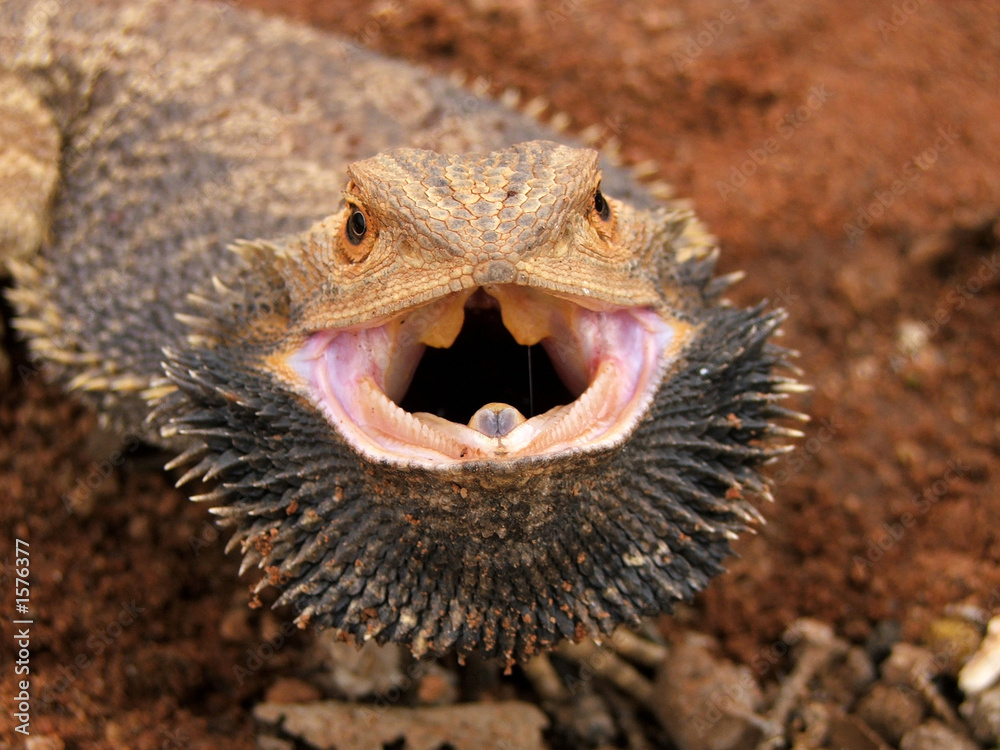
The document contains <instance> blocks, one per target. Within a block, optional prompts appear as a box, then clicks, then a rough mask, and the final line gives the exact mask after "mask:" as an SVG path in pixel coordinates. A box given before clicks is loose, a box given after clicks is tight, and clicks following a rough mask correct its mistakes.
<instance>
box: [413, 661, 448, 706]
mask: <svg viewBox="0 0 1000 750" xmlns="http://www.w3.org/2000/svg"><path fill="white" fill-rule="evenodd" d="M421 666H422V667H423V670H422V674H421V675H420V677H419V678H418V681H417V695H416V698H417V703H420V704H421V705H424V706H444V705H447V704H450V703H454V702H455V701H457V700H458V677H457V676H456V675H455V673H454V672H449V671H448V670H446V669H444V668H443V667H442V666H440V665H439V664H436V663H434V662H430V663H428V664H423V665H421Z"/></svg>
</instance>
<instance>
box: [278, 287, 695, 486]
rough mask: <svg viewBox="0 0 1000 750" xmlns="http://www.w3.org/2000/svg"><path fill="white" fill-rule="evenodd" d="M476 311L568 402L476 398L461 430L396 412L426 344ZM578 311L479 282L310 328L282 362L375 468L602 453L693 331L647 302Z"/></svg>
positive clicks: (618, 438)
mask: <svg viewBox="0 0 1000 750" xmlns="http://www.w3.org/2000/svg"><path fill="white" fill-rule="evenodd" d="M484 305H485V306H492V307H499V311H500V314H501V315H502V318H503V324H504V326H505V327H506V328H507V330H508V331H509V332H510V334H511V335H512V336H513V337H514V339H515V340H516V341H517V343H518V344H522V345H532V344H536V343H541V344H542V346H543V347H544V348H545V351H546V353H547V354H548V355H549V358H550V359H551V361H552V364H553V366H554V368H555V370H556V371H557V372H558V374H559V375H560V377H561V378H562V381H563V383H564V384H565V385H566V387H567V389H568V390H569V392H570V393H571V394H572V396H574V397H575V400H573V401H572V402H571V403H568V404H564V405H560V406H555V407H553V408H550V409H548V410H547V411H545V412H544V413H542V414H538V415H534V416H532V415H530V414H529V415H527V416H525V415H522V414H521V413H520V412H519V411H518V410H516V409H515V408H514V407H512V406H509V405H506V404H502V403H500V404H496V403H484V404H483V407H482V408H480V409H479V410H478V411H477V412H476V413H475V414H474V415H472V418H471V419H470V420H469V422H468V424H461V423H458V422H455V421H450V420H447V419H444V418H442V417H439V416H435V415H433V414H429V413H421V412H417V413H411V412H408V411H405V410H404V409H403V408H401V407H400V406H399V405H398V403H399V402H400V401H401V400H402V398H403V396H404V394H405V393H406V390H407V388H408V386H409V384H410V380H411V379H412V377H413V374H414V372H415V370H416V368H417V365H418V364H419V362H420V358H421V356H422V354H423V353H424V350H425V348H426V347H427V346H433V347H439V348H440V347H448V346H451V344H452V343H453V342H454V340H455V337H456V336H457V335H458V334H459V331H460V330H461V328H462V325H463V320H464V318H465V311H466V308H467V307H471V306H478V307H482V306H484ZM585 305H589V306H590V308H592V307H594V306H595V305H594V303H593V301H592V300H588V299H587V298H575V299H574V298H570V297H568V296H563V297H557V296H554V295H552V294H549V293H545V292H541V291H539V290H537V289H531V288H528V287H523V286H515V285H512V284H499V285H486V286H482V287H479V288H478V289H469V290H464V291H461V292H458V293H453V294H448V295H445V296H443V297H441V298H439V299H437V300H435V301H434V302H431V303H429V304H424V305H421V306H419V307H415V308H411V309H409V310H407V311H404V312H403V313H401V314H399V315H397V316H395V317H393V318H391V319H389V320H387V321H381V322H380V324H378V325H373V326H368V327H361V326H354V327H350V328H334V329H323V330H319V331H316V332H314V333H312V334H311V335H310V336H309V337H308V339H307V340H306V341H305V343H304V344H302V345H301V346H299V347H297V348H296V349H294V350H293V351H291V352H289V353H287V354H285V355H283V357H284V360H285V361H284V363H283V366H282V367H281V368H280V369H281V370H282V371H283V372H284V373H286V377H291V378H292V379H293V380H294V381H296V382H295V383H294V385H295V387H296V389H297V390H299V391H300V392H302V393H303V395H305V396H306V397H307V398H308V399H309V400H310V401H312V403H313V404H314V405H315V406H316V407H317V408H319V409H320V410H321V411H322V412H323V413H324V415H325V416H326V417H327V419H328V420H329V421H330V423H331V424H332V425H333V427H334V428H335V429H336V430H337V431H338V432H339V433H340V435H341V437H343V438H344V439H345V441H346V442H347V443H348V444H349V445H350V446H351V447H352V448H353V449H354V450H355V451H356V452H358V453H359V454H361V455H363V456H364V457H365V458H367V459H369V460H371V461H375V462H378V463H388V464H392V465H397V466H406V467H422V468H426V469H431V470H446V469H450V468H451V469H454V468H456V467H461V466H468V465H469V464H473V463H480V462H488V463H490V464H492V465H494V466H500V465H504V466H509V465H511V464H513V463H516V462H519V461H523V460H537V459H539V458H543V459H544V458H548V459H552V458H557V457H559V456H562V455H566V454H570V453H578V452H583V451H588V452H589V451H597V450H602V449H607V448H610V447H613V446H615V445H618V444H620V443H621V442H622V441H624V440H625V438H627V437H628V435H629V434H630V433H631V432H632V430H633V429H634V428H635V426H636V425H637V424H638V422H639V421H640V419H641V418H642V416H643V415H644V414H645V412H646V411H647V409H648V407H649V405H650V402H651V401H652V399H653V397H654V395H655V393H656V391H657V389H658V387H659V385H660V382H661V380H662V379H663V377H664V373H665V372H666V370H667V369H668V368H669V366H670V364H671V363H672V362H673V361H674V360H675V359H676V358H677V356H678V354H679V352H680V350H681V349H682V348H683V346H684V345H685V343H686V342H687V341H688V340H689V338H690V336H691V335H692V333H693V328H692V326H691V325H690V324H688V323H685V322H683V321H681V320H679V319H674V318H671V317H669V316H667V315H666V314H664V313H663V312H662V311H658V310H655V309H652V308H649V307H620V306H618V307H616V306H607V305H602V306H600V307H601V308H603V309H590V308H588V307H587V306H585ZM488 400H489V399H488V398H486V399H484V401H488Z"/></svg>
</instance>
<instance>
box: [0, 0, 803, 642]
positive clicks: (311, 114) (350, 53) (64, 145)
mask: <svg viewBox="0 0 1000 750" xmlns="http://www.w3.org/2000/svg"><path fill="white" fill-rule="evenodd" d="M0 61H2V64H0V128H3V130H4V134H5V139H4V142H3V144H2V145H0V175H2V176H4V177H5V180H4V187H3V188H2V189H0V190H2V192H0V242H2V244H0V254H2V255H3V256H6V258H7V259H8V264H9V267H10V268H11V270H12V271H13V274H14V276H15V281H16V287H15V288H14V289H13V290H11V292H10V297H11V300H12V301H13V303H14V304H15V307H16V309H17V312H18V316H19V317H18V319H17V321H16V325H17V326H18V327H19V328H20V329H21V330H22V331H23V332H24V333H25V334H26V335H27V336H28V338H29V343H30V346H31V347H32V350H33V351H34V352H35V353H36V354H37V355H38V356H40V357H42V358H44V359H45V360H47V361H48V362H49V363H50V364H51V368H52V371H53V373H54V377H55V378H56V379H57V380H58V381H59V382H61V383H62V384H63V385H65V386H66V387H67V388H68V389H70V390H73V391H76V392H79V393H80V395H81V396H82V397H84V398H86V399H88V400H89V401H90V402H91V403H93V404H94V405H95V406H96V407H97V408H98V409H99V410H100V411H101V413H102V414H103V415H104V418H105V419H106V420H107V422H108V423H109V424H110V425H111V426H113V427H114V428H116V429H117V430H120V431H123V432H132V433H139V434H142V435H143V436H144V437H145V438H147V439H149V440H151V441H153V442H157V443H159V444H162V445H164V446H167V447H171V448H176V449H178V450H182V451H183V453H182V454H181V456H180V457H179V458H178V459H177V460H176V461H175V462H173V465H175V466H186V467H187V468H188V472H187V474H186V475H185V478H184V479H185V480H187V479H192V478H202V479H205V480H214V481H215V482H216V484H217V486H216V489H215V490H213V491H212V492H211V493H209V495H208V496H207V499H211V500H213V501H215V502H216V503H217V507H216V508H214V512H216V513H217V514H219V515H220V516H221V517H222V518H223V519H224V521H226V522H228V523H229V524H230V525H231V526H233V528H234V530H235V531H234V536H233V539H232V542H231V546H235V547H239V548H241V550H242V551H243V553H244V555H245V561H244V565H245V566H246V565H258V566H260V567H262V568H264V569H265V571H266V573H267V575H266V576H265V577H264V579H263V580H262V582H261V585H260V587H259V588H263V587H264V586H266V585H274V586H277V587H278V588H279V589H281V590H282V591H283V593H282V596H281V598H280V599H279V602H281V603H290V604H292V605H293V606H294V607H295V608H296V611H297V612H298V613H299V623H300V624H301V625H303V626H304V625H305V624H306V623H308V622H314V623H317V624H319V625H321V626H335V627H338V628H340V629H341V630H342V631H343V632H344V633H345V634H347V635H349V636H352V637H354V638H356V639H358V640H362V639H366V638H374V639H376V640H379V641H388V640H394V641H400V642H405V643H407V644H409V645H410V647H411V648H412V649H413V651H414V652H415V653H417V654H418V655H419V654H422V653H425V652H434V653H440V652H443V651H445V650H448V649H452V648H453V649H456V650H458V651H459V652H460V653H468V652H470V651H472V650H480V651H482V652H484V653H486V654H488V655H495V656H499V657H501V658H503V659H506V660H510V659H511V658H515V657H517V658H521V657H525V656H527V655H530V654H532V653H537V652H538V651H539V650H541V649H544V648H546V647H549V646H551V645H553V644H554V643H556V642H557V641H558V640H560V639H562V638H580V637H583V636H584V635H587V634H596V633H598V632H610V630H611V629H612V628H613V627H614V626H616V625H617V624H619V623H621V622H632V623H634V622H636V621H637V620H638V618H640V617H641V616H643V615H648V614H651V613H655V612H660V611H664V610H668V609H669V608H670V606H671V603H672V602H673V601H675V600H677V599H680V598H688V597H690V596H691V595H692V594H693V593H694V592H695V591H697V590H699V589H700V588H702V587H703V586H704V585H705V584H706V583H707V581H708V579H709V578H710V577H711V575H713V574H715V573H716V572H718V571H719V570H721V566H720V561H721V560H722V558H723V557H724V556H725V555H726V554H728V551H729V542H730V540H731V539H732V538H733V537H734V535H735V532H736V531H738V530H739V529H741V528H742V527H743V526H744V525H745V524H746V523H747V522H749V521H753V520H755V519H756V518H757V514H756V511H755V510H754V509H753V507H752V505H751V504H750V503H749V501H748V498H747V493H762V494H765V495H766V493H767V489H766V482H765V480H764V479H762V478H761V476H760V475H759V474H758V472H757V468H758V467H759V465H760V464H762V463H763V462H764V461H765V460H767V459H768V458H770V457H771V456H773V455H775V453H776V452H777V450H778V449H776V448H774V447H768V446H767V444H766V439H767V438H768V436H770V435H773V434H781V431H780V429H779V428H775V427H773V426H772V425H771V424H770V421H771V420H772V419H773V418H775V417H781V416H788V415H789V414H790V412H787V411H785V410H783V409H781V408H780V407H778V406H777V405H776V403H775V401H776V399H778V398H779V397H780V395H781V394H780V393H779V392H780V391H782V390H792V389H793V388H794V387H793V385H792V384H791V383H790V381H788V380H787V379H786V378H782V377H780V376H778V375H776V374H775V372H774V371H775V369H776V368H778V367H779V366H780V365H781V363H782V361H783V356H784V355H783V354H782V352H781V351H780V350H778V349H776V348H775V347H773V346H771V345H770V344H768V343H767V339H768V337H769V335H770V334H771V333H772V332H773V330H774V329H775V327H776V326H777V325H778V323H779V322H780V319H781V315H780V314H778V313H770V314H768V313H764V312H762V311H761V310H760V309H751V310H739V309H734V308H732V307H728V306H724V305H720V304H719V303H718V297H719V295H720V294H721V292H722V291H724V289H725V288H726V286H727V283H726V280H724V279H722V280H718V279H717V280H713V278H712V269H713V266H714V261H715V257H716V252H717V251H716V249H715V247H714V243H713V241H712V240H711V238H710V237H709V236H708V235H707V234H706V233H705V231H704V229H703V228H702V227H701V225H700V224H699V223H698V221H697V220H696V219H695V218H694V217H693V216H692V215H691V213H690V212H689V211H687V210H684V209H683V208H681V207H680V206H678V205H673V204H667V205H658V204H657V203H656V201H655V200H654V199H653V198H652V197H651V196H650V195H649V193H648V192H647V191H645V190H644V189H643V188H642V187H641V186H640V185H638V184H637V183H636V182H635V180H634V179H633V178H632V177H631V176H630V175H629V174H628V173H627V172H626V171H625V170H622V169H618V168H615V167H613V166H612V167H605V168H604V169H603V170H601V169H600V168H599V165H598V162H597V155H596V154H595V153H594V152H592V151H590V150H587V149H581V148H576V147H573V146H565V145H557V144H556V143H555V142H553V141H555V140H558V139H560V137H559V136H558V135H557V134H556V133H554V132H552V131H551V130H549V129H547V128H546V127H544V126H543V125H540V124H539V123H537V122H535V121H534V120H532V119H531V118H530V117H528V116H526V115H523V114H520V113H518V112H516V111H514V110H512V109H509V108H507V107H504V106H502V105H500V104H498V103H495V102H492V101H490V100H488V99H485V98H481V97H477V96H475V95H472V94H470V93H469V92H467V91H464V90H463V89H461V88H460V87H458V86H456V85H453V84H451V83H448V82H447V81H444V80H443V79H440V78H438V77H435V76H432V75H430V74H427V73H425V72H423V71H421V70H419V69H417V68H414V67H412V66H409V65H406V64H402V63H398V62H393V61H390V60H387V59H384V58H382V57H379V56H377V55H374V54H371V53H369V52H366V51H364V50H362V49H359V48H357V47H355V46H352V45H351V44H349V43H347V42H345V41H343V40H339V39H336V38H333V37H330V36H328V35H324V34H320V33H317V32H315V31H311V30H308V29H305V28H301V27H298V26H294V25H291V24H287V23H284V22H281V21H277V20H265V19H263V18H261V17H258V16H256V15H254V14H251V13H244V12H241V11H237V10H234V9H232V8H229V7H225V6H212V5H204V4H188V3H186V2H176V3H174V2H171V3H167V2H155V1H154V2H127V3H110V2H98V1H92V2H82V1H81V2H67V3H58V4H50V3H46V2H44V1H42V2H26V1H25V0H13V1H12V2H10V1H9V2H5V4H4V6H3V8H2V9H0ZM563 140H564V139H563ZM605 196H608V197H605ZM612 196H613V197H612ZM324 217H326V218H324ZM490 316H492V317H493V318H499V319H502V324H503V327H505V328H506V329H507V331H509V333H510V335H512V336H513V338H514V339H515V340H516V342H517V343H518V344H522V345H534V344H541V345H542V346H544V347H545V350H546V351H547V352H548V354H549V356H550V357H551V359H552V360H553V365H554V367H555V369H556V370H557V371H558V373H559V375H560V377H561V379H562V381H563V383H564V384H565V387H566V389H567V390H568V392H569V394H570V395H569V396H568V397H567V401H568V402H566V403H559V404H557V405H555V406H552V407H551V408H548V410H547V411H545V413H544V414H539V415H535V414H529V416H528V417H525V416H524V415H523V414H521V412H520V411H519V409H518V408H516V407H514V406H511V405H510V404H506V403H503V402H500V403H493V404H487V405H486V406H484V407H483V408H482V409H478V410H477V411H476V412H475V414H473V416H472V418H471V419H470V420H469V423H468V425H466V424H463V423H462V422H464V420H465V418H466V416H467V415H466V416H463V418H462V419H461V420H459V421H456V420H455V419H453V418H452V417H451V416H450V412H444V411H442V412H441V413H426V412H424V411H419V410H413V411H409V410H407V409H405V408H404V406H405V404H406V403H407V402H406V400H405V399H406V398H409V397H411V396H410V395H408V390H410V388H409V384H410V382H411V381H412V380H413V379H414V378H415V377H417V375H416V374H415V373H416V370H417V367H418V364H419V362H420V360H421V357H423V356H425V350H427V349H428V348H431V349H439V350H443V349H448V348H449V347H452V345H453V344H454V342H455V341H456V339H457V337H458V336H459V335H460V334H461V332H462V331H463V330H466V329H467V326H468V325H470V324H468V323H467V322H466V321H468V320H472V319H476V320H479V319H486V318H489V317H490ZM456 348H457V345H456ZM461 366H462V367H464V366H465V365H464V364H462V365H461ZM442 414H445V416H442Z"/></svg>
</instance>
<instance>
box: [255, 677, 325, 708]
mask: <svg viewBox="0 0 1000 750" xmlns="http://www.w3.org/2000/svg"><path fill="white" fill-rule="evenodd" d="M319 697H320V694H319V690H317V689H316V688H315V687H313V686H312V685H310V684H309V683H308V682H304V681H303V680H298V679H295V678H293V677H282V678H279V679H278V680H276V681H275V682H274V684H273V685H271V687H269V688H268V689H267V693H266V694H265V695H264V700H265V701H267V702H268V703H311V702H312V701H315V700H319Z"/></svg>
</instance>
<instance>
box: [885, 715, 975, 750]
mask: <svg viewBox="0 0 1000 750" xmlns="http://www.w3.org/2000/svg"><path fill="white" fill-rule="evenodd" d="M899 750H979V747H978V746H977V745H976V743H975V742H973V741H972V740H970V739H969V738H968V737H966V736H964V735H961V734H958V733H957V732H955V731H954V730H952V729H949V728H948V727H946V726H945V725H944V724H942V723H941V722H939V721H933V720H932V721H928V722H925V723H924V724H921V725H920V726H919V727H916V728H915V729H911V730H910V731H909V732H907V733H906V735H905V736H904V737H903V739H902V740H901V741H900V743H899Z"/></svg>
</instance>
